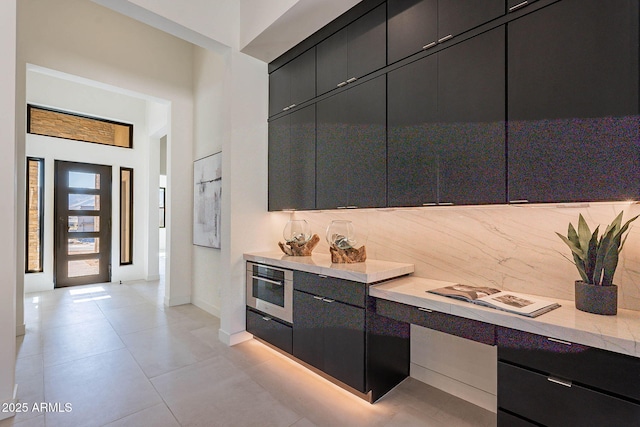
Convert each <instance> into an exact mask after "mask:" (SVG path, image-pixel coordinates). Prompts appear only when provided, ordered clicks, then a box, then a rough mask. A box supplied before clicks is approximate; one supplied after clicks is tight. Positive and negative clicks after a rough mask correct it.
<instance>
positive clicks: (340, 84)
mask: <svg viewBox="0 0 640 427" xmlns="http://www.w3.org/2000/svg"><path fill="white" fill-rule="evenodd" d="M346 85H347V82H340V83H338V87H342V86H346Z"/></svg>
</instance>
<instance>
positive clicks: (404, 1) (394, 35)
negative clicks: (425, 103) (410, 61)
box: [387, 0, 438, 94]
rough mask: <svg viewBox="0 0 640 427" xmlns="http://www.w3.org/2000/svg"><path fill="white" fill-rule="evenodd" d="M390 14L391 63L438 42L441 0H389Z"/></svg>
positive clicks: (388, 29) (388, 26)
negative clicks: (439, 0) (439, 5)
mask: <svg viewBox="0 0 640 427" xmlns="http://www.w3.org/2000/svg"><path fill="white" fill-rule="evenodd" d="M387 16H388V18H387V19H388V22H387V31H388V35H387V38H388V41H387V43H388V47H387V49H388V51H387V55H388V60H389V64H391V63H393V62H396V61H398V60H400V59H402V58H406V57H407V56H409V55H413V54H414V53H416V52H420V51H421V50H422V49H423V48H425V47H427V46H429V45H430V44H431V45H432V46H435V45H436V43H437V40H438V0H388V1H387ZM416 86H417V85H416ZM391 93H392V92H391V90H390V91H389V94H391Z"/></svg>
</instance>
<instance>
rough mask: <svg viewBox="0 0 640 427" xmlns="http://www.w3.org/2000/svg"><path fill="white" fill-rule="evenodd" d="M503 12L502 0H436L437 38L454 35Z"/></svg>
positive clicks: (503, 4)
mask: <svg viewBox="0 0 640 427" xmlns="http://www.w3.org/2000/svg"><path fill="white" fill-rule="evenodd" d="M504 13H505V3H504V0H482V1H478V0H438V39H439V40H440V39H443V38H445V37H448V36H456V35H458V34H461V33H463V32H465V31H467V30H470V29H472V28H475V27H477V26H479V25H482V24H484V23H485V22H489V21H491V20H492V19H495V18H498V17H500V16H502V15H504Z"/></svg>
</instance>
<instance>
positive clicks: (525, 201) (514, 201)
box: [509, 199, 529, 204]
mask: <svg viewBox="0 0 640 427" xmlns="http://www.w3.org/2000/svg"><path fill="white" fill-rule="evenodd" d="M509 203H513V204H516V203H529V201H528V200H527V199H522V200H509Z"/></svg>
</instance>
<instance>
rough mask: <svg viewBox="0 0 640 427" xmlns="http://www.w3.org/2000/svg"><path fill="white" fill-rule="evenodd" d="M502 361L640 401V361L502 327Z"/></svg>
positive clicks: (499, 335)
mask: <svg viewBox="0 0 640 427" xmlns="http://www.w3.org/2000/svg"><path fill="white" fill-rule="evenodd" d="M496 343H497V345H498V358H499V359H500V360H504V361H507V362H510V363H515V364H517V365H520V366H527V367H530V368H531V369H535V370H537V371H541V372H545V373H549V374H554V375H557V376H559V377H561V378H569V379H572V380H574V381H576V382H580V383H582V384H589V385H591V386H593V387H596V388H598V389H601V390H606V391H609V392H611V393H616V394H619V395H623V396H629V397H630V398H633V399H636V400H638V401H640V387H638V384H640V359H639V358H637V357H632V356H628V355H624V354H618V353H613V352H610V351H606V350H602V349H598V348H592V347H588V346H585V345H580V344H576V343H569V342H565V341H562V340H557V339H554V338H548V337H545V336H541V335H536V334H532V333H529V332H523V331H517V330H514V329H508V328H503V327H498V329H497V335H496Z"/></svg>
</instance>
